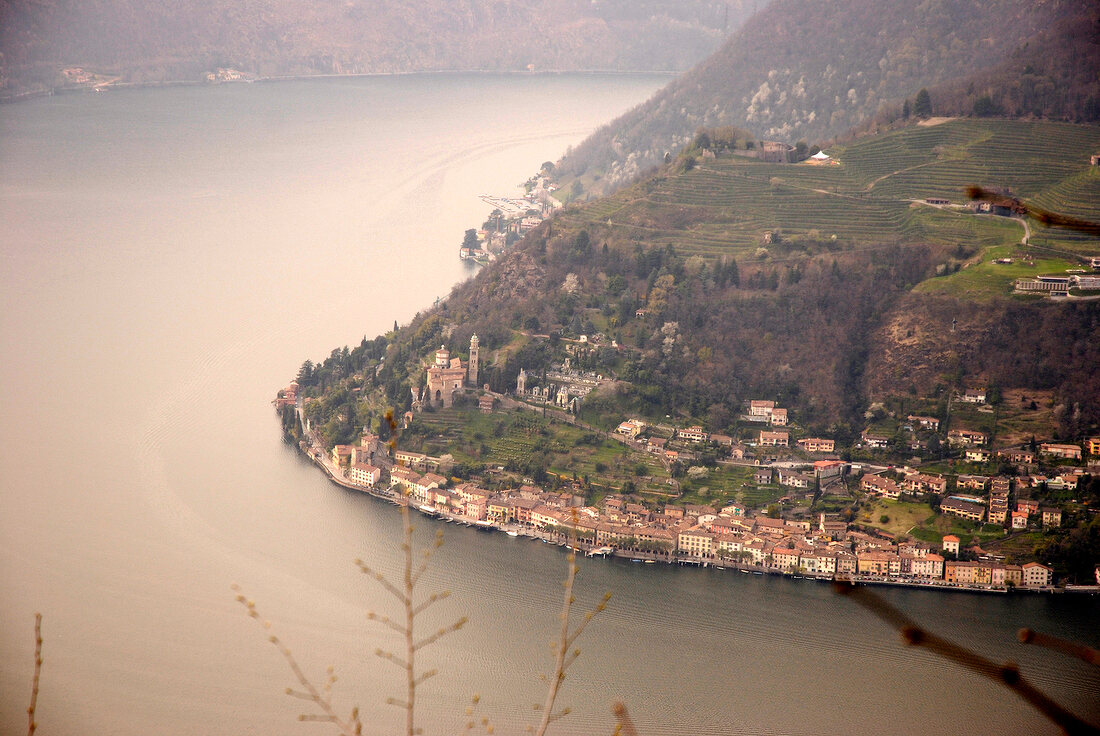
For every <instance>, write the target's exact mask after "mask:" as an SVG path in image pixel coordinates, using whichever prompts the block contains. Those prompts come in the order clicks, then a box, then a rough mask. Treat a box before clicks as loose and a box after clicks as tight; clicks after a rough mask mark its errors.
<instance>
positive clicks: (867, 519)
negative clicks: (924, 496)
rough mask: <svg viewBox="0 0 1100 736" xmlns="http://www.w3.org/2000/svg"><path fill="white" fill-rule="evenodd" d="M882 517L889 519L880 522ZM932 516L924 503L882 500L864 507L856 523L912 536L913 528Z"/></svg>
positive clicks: (932, 513) (931, 512)
mask: <svg viewBox="0 0 1100 736" xmlns="http://www.w3.org/2000/svg"><path fill="white" fill-rule="evenodd" d="M884 515H885V516H888V517H889V521H886V522H883V521H881V520H880V519H881V518H882V516H884ZM934 516H935V512H933V511H932V509H931V508H929V507H928V504H926V503H916V502H913V501H891V500H889V499H885V498H883V499H877V500H875V501H874V502H873V503H872V504H871V505H870V506H869V507H868V506H864V508H863V510H861V511H860V514H859V516H858V517H857V521H858V522H859V523H860V524H864V525H867V526H873V527H875V528H876V529H882V530H883V531H885V532H888V533H890V534H895V535H902V534H912V533H913V532H911V531H910V530H911V529H913V527H918V526H920V525H922V524H924V523H925V522H926V521H928V520H929V519H931V518H932V517H934Z"/></svg>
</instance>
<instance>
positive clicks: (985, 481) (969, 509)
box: [859, 471, 1077, 529]
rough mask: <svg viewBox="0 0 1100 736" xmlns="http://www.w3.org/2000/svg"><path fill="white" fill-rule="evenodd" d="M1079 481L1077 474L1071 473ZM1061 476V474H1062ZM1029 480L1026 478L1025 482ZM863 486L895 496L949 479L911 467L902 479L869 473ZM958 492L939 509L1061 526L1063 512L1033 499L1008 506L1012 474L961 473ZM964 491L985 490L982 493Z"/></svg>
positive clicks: (1017, 524)
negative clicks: (995, 475)
mask: <svg viewBox="0 0 1100 736" xmlns="http://www.w3.org/2000/svg"><path fill="white" fill-rule="evenodd" d="M1069 477H1070V478H1072V480H1073V482H1074V483H1076V479H1077V476H1076V475H1072V476H1069ZM1059 480H1061V477H1059ZM1029 483H1030V479H1025V480H1024V484H1025V485H1027V484H1029ZM859 487H860V490H861V491H863V492H864V493H868V494H870V495H873V496H878V497H881V498H888V499H893V500H896V499H897V498H899V497H900V496H901V494H902V493H909V494H912V495H922V494H933V495H937V496H944V495H945V494H946V493H947V479H946V478H944V477H943V476H940V475H935V474H930V473H919V472H916V471H910V472H907V473H905V474H904V476H903V477H902V478H901V479H900V480H894V479H892V478H888V477H886V476H884V475H878V474H867V475H864V476H863V477H862V478H861V479H860V484H859ZM955 489H956V493H955V494H954V495H951V496H947V497H945V498H943V500H941V501H940V513H944V514H950V515H952V516H958V517H959V518H962V519H968V520H970V521H975V522H979V523H988V524H999V525H1001V526H1005V527H1011V528H1012V529H1026V528H1027V527H1028V526H1029V525H1030V524H1031V522H1032V521H1033V518H1034V519H1041V520H1042V526H1043V528H1044V529H1048V528H1056V527H1058V526H1061V523H1062V512H1061V510H1060V509H1058V508H1055V507H1044V508H1040V507H1039V502H1038V501H1035V500H1032V499H1019V500H1017V503H1016V510H1015V511H1011V510H1010V509H1009V494H1010V493H1011V491H1012V478H1009V477H1005V476H1000V477H995V478H990V477H988V476H984V475H960V476H958V478H957V479H956V481H955ZM964 491H979V492H984V494H983V495H982V496H977V495H968V494H965V493H963V492H964Z"/></svg>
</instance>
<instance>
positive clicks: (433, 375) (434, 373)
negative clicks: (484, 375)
mask: <svg viewBox="0 0 1100 736" xmlns="http://www.w3.org/2000/svg"><path fill="white" fill-rule="evenodd" d="M478 352H479V347H478V338H477V335H474V336H473V337H471V338H470V361H469V363H468V364H466V365H463V364H462V358H459V357H458V356H455V357H453V358H452V357H451V351H449V350H447V348H446V347H444V346H442V345H440V346H439V350H436V351H435V363H433V364H432V365H430V366H428V385H427V390H426V392H425V393H426V396H425V397H424V398H425V400H426V401H430V402H431V403H432V405H433V406H443V407H449V406H451V405H452V404H453V403H454V397H455V394H458V393H461V392H462V391H463V389H464V387H465V386H466V385H470V386H474V387H476V386H477V372H478Z"/></svg>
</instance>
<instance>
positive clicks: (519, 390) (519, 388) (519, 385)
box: [516, 368, 527, 396]
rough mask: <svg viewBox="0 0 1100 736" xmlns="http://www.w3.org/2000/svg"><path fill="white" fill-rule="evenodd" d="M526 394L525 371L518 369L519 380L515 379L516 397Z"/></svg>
mask: <svg viewBox="0 0 1100 736" xmlns="http://www.w3.org/2000/svg"><path fill="white" fill-rule="evenodd" d="M526 393H527V371H525V370H523V369H522V368H520V369H519V378H517V379H516V395H517V396H523V395H524V394H526Z"/></svg>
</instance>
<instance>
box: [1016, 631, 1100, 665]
mask: <svg viewBox="0 0 1100 736" xmlns="http://www.w3.org/2000/svg"><path fill="white" fill-rule="evenodd" d="M1016 638H1018V639H1019V640H1020V643H1021V644H1034V645H1036V646H1039V647H1045V648H1046V649H1053V650H1054V651H1056V652H1061V653H1062V654H1068V655H1069V656H1071V657H1077V658H1078V659H1081V660H1084V661H1086V662H1088V663H1089V664H1091V665H1095V666H1097V667H1100V651H1098V650H1096V649H1093V648H1092V647H1087V646H1085V645H1084V644H1078V643H1077V642H1074V641H1066V640H1065V639H1060V638H1058V637H1057V636H1052V635H1050V634H1044V633H1042V632H1039V631H1033V630H1032V629H1020V630H1019V631H1018V632H1016Z"/></svg>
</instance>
